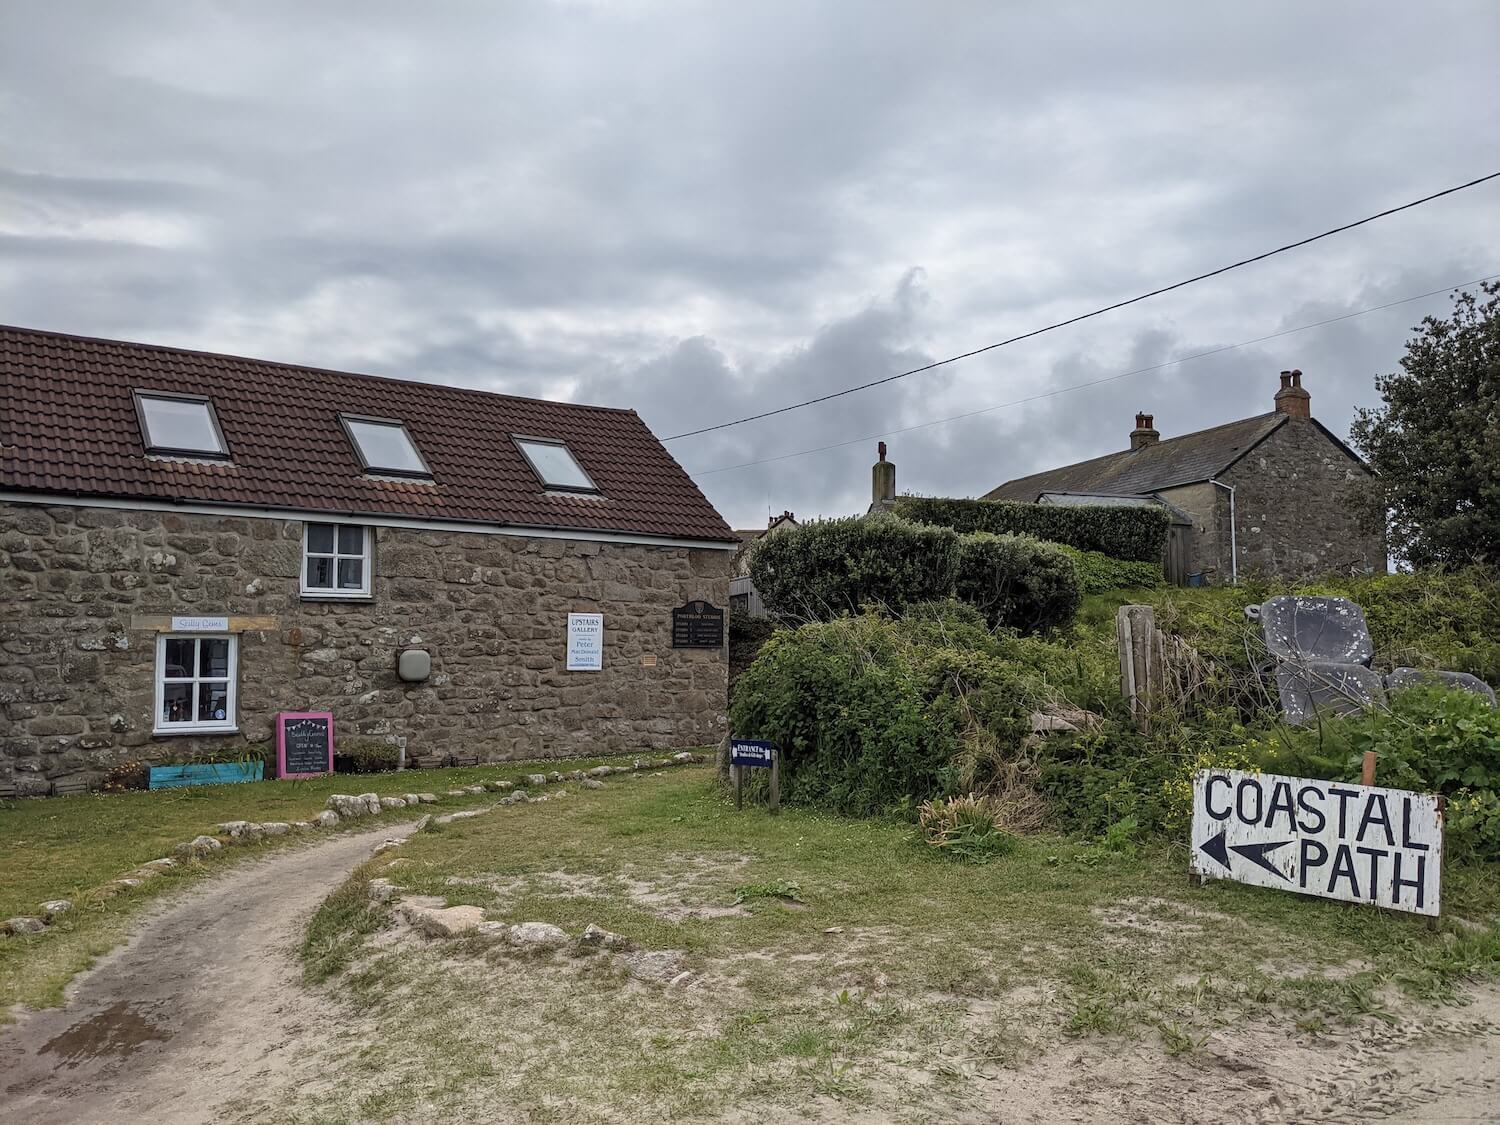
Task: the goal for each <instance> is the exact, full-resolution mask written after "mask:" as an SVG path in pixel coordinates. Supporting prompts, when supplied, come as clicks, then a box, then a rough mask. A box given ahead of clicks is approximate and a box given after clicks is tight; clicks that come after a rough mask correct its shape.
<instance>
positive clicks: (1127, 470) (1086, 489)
mask: <svg viewBox="0 0 1500 1125" xmlns="http://www.w3.org/2000/svg"><path fill="white" fill-rule="evenodd" d="M1311 397H1312V396H1311V394H1310V393H1309V392H1308V390H1307V389H1306V388H1305V387H1303V385H1302V372H1301V371H1283V372H1282V373H1281V386H1280V389H1279V390H1277V391H1276V394H1275V398H1274V400H1273V409H1272V410H1271V411H1270V412H1269V413H1267V414H1258V415H1256V416H1255V417H1253V418H1244V419H1242V420H1240V421H1238V422H1229V423H1226V424H1225V425H1222V426H1214V427H1213V428H1211V429H1207V430H1199V431H1198V432H1197V433H1192V434H1184V435H1183V436H1181V437H1175V438H1168V439H1167V440H1166V441H1163V440H1162V438H1161V434H1160V433H1159V432H1158V431H1157V430H1156V429H1155V427H1154V425H1153V416H1152V415H1150V414H1137V415H1136V419H1135V429H1134V430H1132V431H1131V433H1130V448H1129V449H1126V450H1123V451H1121V452H1118V453H1109V454H1106V455H1105V456H1103V457H1095V458H1093V459H1092V460H1089V461H1080V462H1079V463H1078V464H1076V465H1067V466H1064V467H1063V468H1060V469H1050V470H1048V471H1047V472H1043V473H1033V474H1032V475H1031V476H1026V477H1021V478H1019V479H1017V480H1012V481H1007V482H1006V483H1005V484H1002V485H1000V487H998V488H996V489H994V490H992V491H991V492H988V493H986V494H985V497H984V498H985V499H986V500H1020V501H1024V502H1026V503H1036V502H1041V503H1087V504H1108V503H1142V502H1151V503H1159V504H1162V505H1164V506H1165V507H1166V508H1167V510H1168V511H1169V512H1170V513H1171V514H1172V515H1173V518H1174V523H1176V524H1178V525H1180V527H1179V528H1174V536H1173V546H1174V550H1175V551H1176V552H1177V553H1178V554H1179V557H1177V558H1176V559H1173V558H1169V560H1168V570H1169V572H1172V571H1174V570H1176V571H1178V572H1179V573H1185V574H1187V575H1199V576H1201V580H1202V581H1208V582H1220V583H1222V582H1233V581H1236V580H1237V579H1238V578H1239V576H1242V575H1246V574H1250V573H1260V574H1265V575H1271V576H1276V577H1281V578H1303V577H1307V576H1309V575H1314V574H1328V573H1344V574H1349V573H1354V574H1369V573H1381V574H1383V573H1384V572H1385V569H1386V546H1385V539H1384V536H1383V535H1381V534H1379V533H1378V532H1371V531H1369V530H1366V529H1364V528H1362V527H1361V526H1360V522H1359V520H1358V518H1357V515H1356V512H1355V507H1356V506H1355V505H1354V504H1353V503H1352V494H1353V492H1354V491H1355V489H1356V488H1357V487H1358V485H1359V484H1360V483H1361V482H1362V481H1364V480H1366V479H1368V478H1369V476H1370V468H1369V466H1367V465H1366V464H1365V463H1364V462H1363V461H1362V460H1360V458H1359V457H1358V455H1356V454H1355V453H1354V452H1353V451H1352V450H1351V449H1350V448H1349V447H1348V446H1347V445H1345V444H1344V443H1343V442H1342V441H1340V440H1339V439H1338V438H1337V437H1336V436H1334V434H1333V433H1332V431H1330V430H1329V429H1328V428H1327V427H1326V426H1324V425H1323V424H1322V423H1320V422H1319V421H1318V420H1317V419H1315V418H1314V417H1313V416H1312V409H1311Z"/></svg>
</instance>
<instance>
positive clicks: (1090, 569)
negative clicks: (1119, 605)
mask: <svg viewBox="0 0 1500 1125" xmlns="http://www.w3.org/2000/svg"><path fill="white" fill-rule="evenodd" d="M1058 549H1059V550H1061V551H1065V552H1067V554H1068V556H1069V557H1070V558H1071V559H1072V560H1073V565H1074V566H1076V567H1077V568H1078V581H1079V585H1080V586H1081V587H1082V589H1083V592H1084V593H1085V594H1102V593H1104V592H1105V591H1107V590H1152V589H1157V588H1160V587H1162V586H1165V585H1166V584H1167V580H1166V575H1164V574H1163V573H1162V568H1161V563H1159V562H1133V561H1130V560H1128V559H1112V558H1110V557H1109V556H1108V555H1106V554H1103V553H1101V552H1099V551H1080V550H1079V549H1078V548H1077V547H1066V546H1062V545H1061V544H1059V546H1058Z"/></svg>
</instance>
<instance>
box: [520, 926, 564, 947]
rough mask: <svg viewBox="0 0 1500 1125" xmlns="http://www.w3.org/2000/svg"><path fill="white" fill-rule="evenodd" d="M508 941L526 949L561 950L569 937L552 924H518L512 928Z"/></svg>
mask: <svg viewBox="0 0 1500 1125" xmlns="http://www.w3.org/2000/svg"><path fill="white" fill-rule="evenodd" d="M507 940H508V941H509V942H510V943H511V944H512V945H519V946H521V947H522V948H525V949H538V950H543V949H561V948H562V947H563V946H565V945H567V944H568V935H567V934H566V933H565V932H563V930H562V929H560V928H559V927H557V926H554V925H552V924H551V923H550V922H518V923H516V924H515V925H514V926H512V927H511V928H510V933H509V934H508V935H507Z"/></svg>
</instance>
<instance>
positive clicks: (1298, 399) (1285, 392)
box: [1275, 368, 1312, 418]
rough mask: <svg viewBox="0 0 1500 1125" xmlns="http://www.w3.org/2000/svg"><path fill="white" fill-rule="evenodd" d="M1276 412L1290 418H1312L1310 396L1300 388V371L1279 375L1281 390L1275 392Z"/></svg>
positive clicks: (1299, 369)
mask: <svg viewBox="0 0 1500 1125" xmlns="http://www.w3.org/2000/svg"><path fill="white" fill-rule="evenodd" d="M1275 406H1276V411H1277V413H1279V414H1285V415H1287V416H1288V417H1290V418H1311V417H1312V395H1310V394H1308V392H1307V391H1306V390H1305V389H1304V388H1303V386H1302V369H1301V368H1293V369H1292V370H1290V371H1283V372H1282V373H1281V389H1280V390H1279V391H1277V392H1276V398H1275Z"/></svg>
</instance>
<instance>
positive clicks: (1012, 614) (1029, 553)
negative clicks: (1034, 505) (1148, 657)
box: [953, 532, 1083, 633]
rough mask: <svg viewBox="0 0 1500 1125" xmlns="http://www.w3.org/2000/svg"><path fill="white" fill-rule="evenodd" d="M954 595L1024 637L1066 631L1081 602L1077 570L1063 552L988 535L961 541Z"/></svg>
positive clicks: (1019, 539) (1037, 543)
mask: <svg viewBox="0 0 1500 1125" xmlns="http://www.w3.org/2000/svg"><path fill="white" fill-rule="evenodd" d="M953 593H954V596H955V597H957V598H958V600H959V601H961V602H967V603H968V604H970V605H972V606H974V607H976V608H977V609H978V610H979V611H980V612H981V613H983V614H984V616H985V619H986V620H987V621H988V622H989V623H990V624H991V625H993V626H1006V627H1009V628H1012V629H1019V630H1021V631H1022V632H1025V633H1032V632H1038V631H1041V630H1045V629H1052V628H1056V627H1057V626H1059V625H1066V624H1067V623H1068V622H1069V621H1072V620H1073V617H1074V615H1075V614H1076V613H1077V612H1078V604H1079V602H1080V601H1082V600H1083V598H1082V594H1081V592H1080V591H1079V586H1078V568H1077V566H1075V565H1074V563H1073V560H1072V559H1070V558H1069V557H1068V556H1067V554H1065V553H1064V551H1063V550H1062V548H1060V547H1057V546H1055V545H1054V544H1051V543H1042V542H1040V541H1038V540H1036V539H1031V538H1027V537H1023V536H1019V535H990V534H988V533H986V532H979V533H977V534H974V535H964V536H961V537H960V538H959V541H958V570H957V575H956V578H955V581H954V587H953Z"/></svg>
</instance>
